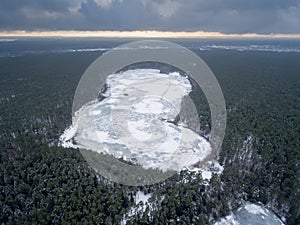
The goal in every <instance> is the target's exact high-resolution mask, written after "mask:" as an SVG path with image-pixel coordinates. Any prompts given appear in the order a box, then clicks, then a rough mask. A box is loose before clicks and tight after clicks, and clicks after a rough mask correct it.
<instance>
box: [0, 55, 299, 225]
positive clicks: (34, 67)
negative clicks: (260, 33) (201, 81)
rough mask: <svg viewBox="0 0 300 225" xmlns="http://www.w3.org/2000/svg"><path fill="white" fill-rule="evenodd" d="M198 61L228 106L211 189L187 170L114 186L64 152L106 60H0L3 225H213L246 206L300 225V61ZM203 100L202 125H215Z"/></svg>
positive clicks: (227, 58)
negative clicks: (151, 181)
mask: <svg viewBox="0 0 300 225" xmlns="http://www.w3.org/2000/svg"><path fill="white" fill-rule="evenodd" d="M195 53H196V54H199V56H201V57H202V58H203V60H204V61H205V62H206V63H207V64H208V65H209V67H210V68H211V70H212V71H213V72H214V74H215V76H216V77H217V79H218V81H219V83H220V86H221V88H222V90H223V94H224V97H225V101H226V107H227V116H228V118H227V119H228V121H227V128H226V135H225V139H224V141H223V145H222V149H221V152H220V155H219V158H218V161H219V163H220V164H221V165H222V166H223V167H224V171H223V173H222V174H221V175H217V174H214V175H213V177H212V179H211V180H210V181H209V183H205V181H204V180H203V179H202V176H201V173H198V174H195V173H191V172H187V171H182V172H180V173H179V174H176V175H174V176H172V177H171V178H169V179H168V180H166V181H165V182H161V183H158V184H155V185H150V186H143V187H128V186H124V185H120V184H116V183H112V182H110V181H109V180H107V179H105V178H103V177H101V176H100V175H99V174H97V173H96V172H95V171H94V170H93V169H92V168H90V167H89V166H88V164H87V163H86V162H85V160H84V158H83V157H82V155H81V154H80V151H79V150H78V149H72V148H69V149H67V148H62V147H60V146H59V145H58V141H59V136H60V135H61V134H62V132H63V131H64V129H65V128H66V127H68V126H69V125H70V124H71V121H72V112H71V110H72V101H73V95H74V92H75V89H76V86H77V83H78V81H79V79H80V77H81V76H82V74H83V73H84V71H85V69H86V68H87V67H88V66H89V65H90V63H92V62H93V61H94V60H95V59H96V58H97V57H98V56H99V55H101V52H100V53H99V52H76V53H71V52H70V53H55V54H54V53H53V54H46V53H44V54H39V55H26V56H18V57H2V58H0V209H1V210H0V223H1V224H107V225H109V224H120V223H121V222H122V221H124V220H126V222H127V223H126V224H210V223H213V222H214V221H217V220H218V219H219V218H220V217H223V216H225V215H228V214H229V213H230V211H231V210H233V209H236V208H238V207H239V206H240V205H241V204H242V202H243V201H250V202H254V203H257V202H260V203H262V204H264V205H265V206H266V207H268V208H269V209H271V210H272V211H274V212H275V213H276V214H277V215H278V216H279V217H281V218H286V222H285V223H286V224H289V225H293V224H300V208H299V202H300V191H299V187H300V172H299V171H300V151H299V150H300V149H299V146H300V79H299V78H300V77H299V76H300V64H299V61H300V54H299V53H274V52H273V53H271V52H256V51H245V52H238V51H230V50H228V51H226V50H212V51H200V50H195ZM198 92H201V91H199V90H195V91H194V92H193V93H192V94H191V95H192V98H193V99H194V101H195V103H196V106H197V107H198V111H199V114H200V115H201V117H200V118H199V119H200V122H201V124H210V118H209V117H210V112H209V107H208V105H207V103H206V99H205V98H204V96H203V95H201V94H200V93H198ZM137 192H144V193H145V194H148V193H151V197H150V199H149V201H148V203H147V205H145V206H142V204H143V203H142V202H139V203H136V202H135V200H134V196H135V195H136V193H137ZM141 207H142V208H144V210H139V208H141ZM130 210H134V213H129V212H130Z"/></svg>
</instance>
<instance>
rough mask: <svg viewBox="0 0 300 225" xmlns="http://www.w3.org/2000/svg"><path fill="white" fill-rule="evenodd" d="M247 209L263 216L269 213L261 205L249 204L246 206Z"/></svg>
mask: <svg viewBox="0 0 300 225" xmlns="http://www.w3.org/2000/svg"><path fill="white" fill-rule="evenodd" d="M245 209H246V210H247V211H248V212H249V213H252V214H262V215H265V216H266V215H267V212H266V210H265V209H263V208H262V207H261V206H259V205H255V204H248V205H246V206H245Z"/></svg>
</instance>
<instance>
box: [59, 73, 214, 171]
mask: <svg viewBox="0 0 300 225" xmlns="http://www.w3.org/2000/svg"><path fill="white" fill-rule="evenodd" d="M106 84H107V87H108V88H107V90H106V92H105V93H103V95H104V96H106V98H104V99H103V100H102V101H98V100H94V101H92V102H89V103H88V104H86V105H83V106H82V107H81V108H80V110H78V111H77V112H76V113H75V116H74V118H73V123H72V125H71V127H69V128H67V129H66V130H65V132H64V133H63V134H62V136H61V137H60V143H61V145H62V146H64V147H74V148H77V147H78V148H84V149H88V150H92V151H96V152H103V153H107V154H110V155H113V156H115V157H123V158H126V159H128V160H130V159H134V161H136V162H137V163H138V164H139V165H141V166H143V167H144V168H159V169H161V170H164V171H165V170H169V169H171V170H176V171H180V170H181V169H182V168H183V167H184V166H193V165H194V164H195V163H197V162H199V161H201V160H204V159H205V158H206V157H207V156H209V154H210V153H211V151H212V150H211V146H210V143H209V142H208V141H207V140H206V139H205V138H203V137H201V136H200V135H198V134H197V133H195V132H194V131H193V130H191V129H189V128H188V127H186V126H185V124H182V121H180V122H179V123H178V124H174V123H171V122H170V121H173V120H174V119H175V118H176V116H177V115H178V113H179V112H180V106H181V101H182V98H183V97H184V96H185V95H188V94H189V93H190V92H191V90H192V86H191V83H190V81H189V80H188V78H187V77H185V76H182V75H180V74H179V73H177V72H173V73H169V74H164V73H161V72H160V71H159V70H155V69H136V70H128V71H124V72H120V73H117V74H112V75H110V76H108V78H107V80H106ZM99 89H100V87H99Z"/></svg>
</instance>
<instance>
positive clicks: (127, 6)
mask: <svg viewBox="0 0 300 225" xmlns="http://www.w3.org/2000/svg"><path fill="white" fill-rule="evenodd" d="M0 30H2V31H7V30H8V31H10V30H30V31H36V30H164V31H199V30H201V31H207V32H222V33H238V34H240V33H259V34H268V33H289V34H293V33H300V0H0Z"/></svg>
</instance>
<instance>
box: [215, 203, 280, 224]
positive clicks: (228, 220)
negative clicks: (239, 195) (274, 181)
mask: <svg viewBox="0 0 300 225" xmlns="http://www.w3.org/2000/svg"><path fill="white" fill-rule="evenodd" d="M231 224H233V225H239V224H241V225H243V224H255V225H266V224H268V225H284V223H283V222H282V221H281V220H280V219H279V218H278V217H277V216H276V215H275V214H274V213H273V212H271V211H269V210H268V209H266V208H265V207H263V206H260V205H256V204H253V203H250V202H247V203H245V205H244V206H242V207H240V208H239V209H237V210H235V211H233V212H232V213H231V214H230V215H229V216H226V217H225V218H222V219H221V220H220V221H218V222H216V223H214V225H231Z"/></svg>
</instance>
